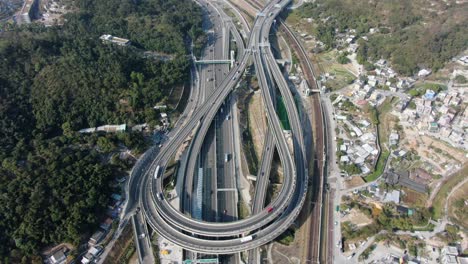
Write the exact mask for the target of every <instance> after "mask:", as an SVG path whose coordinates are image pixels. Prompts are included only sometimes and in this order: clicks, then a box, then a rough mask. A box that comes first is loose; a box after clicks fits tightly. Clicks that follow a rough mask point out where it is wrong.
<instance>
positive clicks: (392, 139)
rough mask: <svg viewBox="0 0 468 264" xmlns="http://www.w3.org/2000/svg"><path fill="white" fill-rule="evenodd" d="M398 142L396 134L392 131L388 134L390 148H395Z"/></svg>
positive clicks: (398, 137) (398, 138)
mask: <svg viewBox="0 0 468 264" xmlns="http://www.w3.org/2000/svg"><path fill="white" fill-rule="evenodd" d="M399 140H400V136H399V135H398V133H397V132H396V131H394V130H393V131H392V132H391V133H390V136H389V143H390V146H395V145H397V144H398V141H399Z"/></svg>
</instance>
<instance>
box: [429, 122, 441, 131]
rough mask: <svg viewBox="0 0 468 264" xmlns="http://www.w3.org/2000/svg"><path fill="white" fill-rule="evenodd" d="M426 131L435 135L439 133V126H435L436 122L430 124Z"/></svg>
mask: <svg viewBox="0 0 468 264" xmlns="http://www.w3.org/2000/svg"><path fill="white" fill-rule="evenodd" d="M427 130H429V132H432V133H437V132H439V124H437V123H436V122H430V123H429V127H428V128H427Z"/></svg>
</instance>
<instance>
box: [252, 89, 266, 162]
mask: <svg viewBox="0 0 468 264" xmlns="http://www.w3.org/2000/svg"><path fill="white" fill-rule="evenodd" d="M249 126H250V131H251V133H252V141H253V144H254V148H255V153H256V154H257V157H261V156H262V149H263V144H264V141H265V134H266V130H267V124H266V119H265V107H264V105H263V101H262V96H261V94H260V93H259V92H256V93H255V94H254V95H252V98H251V100H250V105H249Z"/></svg>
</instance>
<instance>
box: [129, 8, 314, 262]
mask: <svg viewBox="0 0 468 264" xmlns="http://www.w3.org/2000/svg"><path fill="white" fill-rule="evenodd" d="M289 2H290V0H283V1H281V0H276V1H271V2H269V3H268V4H267V5H266V6H265V7H264V8H263V9H262V10H261V12H260V13H258V14H257V16H256V18H255V21H254V24H253V27H252V28H251V29H250V28H248V25H247V23H245V21H244V23H243V25H244V27H243V30H242V31H243V33H244V35H246V34H248V41H247V43H246V44H244V42H243V39H242V37H241V35H240V34H239V33H238V31H237V29H236V28H235V25H234V24H233V23H232V21H230V19H227V20H225V19H223V18H222V17H227V16H226V15H225V14H224V13H223V12H222V10H220V9H217V8H214V7H213V8H211V9H210V8H208V5H211V4H210V3H209V2H203V1H200V2H199V3H200V4H201V5H206V6H207V10H211V11H209V13H210V14H211V13H214V12H216V13H217V16H218V19H220V20H221V21H218V22H220V23H216V24H217V25H213V26H214V27H215V29H214V30H213V31H212V37H213V38H214V41H213V42H212V46H211V45H210V46H208V47H207V49H205V53H204V54H203V56H202V58H203V59H220V58H221V59H228V58H229V56H230V54H229V52H228V51H229V42H230V37H229V36H230V34H232V36H233V39H234V40H235V42H236V47H237V56H236V63H235V64H232V65H231V68H230V69H228V67H227V65H216V66H214V65H208V66H202V67H203V69H202V70H201V71H200V74H199V75H197V76H194V78H193V79H194V83H196V82H198V83H200V87H196V85H195V86H194V88H193V89H192V90H191V94H190V98H191V99H190V100H189V102H188V103H187V107H186V109H185V110H184V113H182V115H181V119H180V120H179V121H178V122H177V123H176V125H175V126H174V129H173V130H172V131H171V132H169V133H168V134H167V135H166V140H165V141H164V143H163V144H161V145H158V146H155V147H153V148H152V149H151V150H150V151H148V152H147V153H146V154H145V156H144V157H143V158H142V159H141V160H140V161H139V163H138V164H137V166H136V167H135V168H134V169H133V172H134V173H132V177H131V178H130V181H129V184H128V192H129V196H128V198H129V199H128V202H127V206H126V209H125V212H126V213H130V212H132V211H134V210H135V208H138V210H140V208H141V212H139V214H140V213H141V215H142V216H144V218H145V220H146V222H147V223H148V224H149V226H150V227H151V228H152V229H153V230H155V231H156V232H157V233H159V234H160V235H161V236H163V237H164V238H166V239H168V240H169V241H171V242H173V243H175V244H177V245H180V246H181V247H183V248H184V249H187V250H191V251H194V252H201V253H207V254H215V255H217V254H231V253H238V252H242V251H246V250H250V249H256V248H258V247H259V246H261V245H264V244H266V243H268V242H270V241H272V240H273V239H275V238H276V237H277V236H279V235H281V234H282V233H283V232H284V231H285V230H286V229H287V228H289V226H290V225H291V224H292V223H293V222H294V221H295V219H296V217H297V216H298V214H299V213H300V211H301V208H302V206H303V204H304V202H305V197H306V193H307V186H308V184H307V181H308V176H307V175H308V168H307V162H305V153H306V151H305V146H304V136H303V134H302V133H303V132H302V128H301V120H300V118H299V114H298V110H297V108H296V104H295V101H294V98H293V96H292V94H291V91H290V89H289V87H288V84H287V83H286V80H285V78H284V76H283V74H282V72H281V70H280V68H279V67H278V65H277V63H276V60H275V57H274V56H273V52H272V50H271V47H270V44H269V34H270V31H271V27H272V25H273V24H274V23H276V16H277V15H278V14H279V13H280V12H281V10H282V9H283V8H285V6H286V5H287V4H289ZM214 16H215V17H216V15H214ZM217 27H219V28H217ZM219 32H223V33H222V34H219ZM251 62H253V64H254V66H255V73H256V76H257V78H258V83H259V86H260V90H261V93H262V98H263V100H264V105H265V106H266V114H267V120H268V125H269V130H268V133H267V134H266V138H265V144H264V151H263V155H262V159H261V163H260V164H259V170H258V175H257V185H256V190H255V199H254V201H253V204H252V207H253V208H252V209H253V210H252V215H251V216H249V217H248V218H245V219H241V220H237V202H238V201H237V191H230V189H236V188H237V187H236V186H237V184H236V179H237V177H238V176H239V175H237V174H239V168H238V165H237V164H238V159H240V153H239V151H238V150H237V148H236V146H235V145H236V142H235V141H236V140H239V139H238V136H237V135H235V127H234V126H235V125H233V122H232V121H231V120H232V112H233V111H235V109H234V107H233V97H232V91H233V90H234V89H235V88H236V86H237V84H238V82H239V81H240V80H241V79H242V75H243V73H244V71H245V70H246V67H247V66H248V65H249V63H251ZM276 89H278V90H279V92H280V94H281V96H282V97H283V100H284V102H285V106H286V110H287V114H288V119H289V122H290V126H291V131H290V132H291V139H292V141H291V142H292V150H291V147H290V144H291V142H288V141H287V140H286V136H285V131H284V130H283V128H282V126H281V123H280V121H279V118H278V116H277V114H276V110H275V102H276V95H275V93H276ZM220 109H222V110H220ZM187 142H189V147H188V148H187V149H186V150H185V151H186V153H187V155H186V157H188V158H187V161H186V162H184V163H182V164H184V165H183V166H182V167H181V168H180V169H181V170H183V173H182V174H183V175H184V176H185V177H184V179H183V181H182V182H183V183H184V185H183V188H181V189H182V194H181V195H180V198H181V200H182V203H181V204H182V206H181V208H182V210H179V209H178V208H174V207H173V205H171V204H170V203H169V201H168V200H167V198H166V197H164V195H163V194H164V193H165V192H164V189H163V178H164V177H163V176H161V175H164V169H165V168H166V167H167V166H168V164H169V162H170V161H171V159H173V157H174V156H175V155H176V153H178V152H179V151H181V150H182V149H183V148H185V147H186V144H187ZM275 149H276V151H277V152H278V154H279V157H280V160H281V165H282V167H283V170H284V183H283V185H282V188H281V190H280V192H279V194H278V195H277V197H276V199H275V200H273V201H272V202H271V203H270V204H269V205H268V206H267V207H264V203H265V194H266V190H267V187H268V178H269V173H270V167H271V163H272V159H273V153H274V151H275ZM220 153H221V154H220ZM225 154H227V156H225ZM217 164H218V165H217ZM219 164H222V165H221V166H220V165H219ZM200 168H203V169H202V170H200ZM156 171H157V175H155V172H156ZM199 173H201V174H207V175H201V176H202V177H203V179H205V180H206V179H211V180H208V182H205V183H203V184H204V186H197V184H198V183H200V181H199V180H198V177H199V176H200V175H198V174H199ZM218 174H220V175H218ZM218 181H219V182H218ZM210 186H211V187H210ZM197 187H199V188H202V189H208V188H211V190H213V189H214V190H215V192H214V194H213V193H212V194H211V197H210V199H207V200H206V201H209V204H207V202H206V201H205V202H204V203H203V204H204V206H208V207H209V210H207V211H211V212H212V215H210V214H209V213H206V212H205V213H203V214H202V215H203V217H202V218H200V217H198V216H197V215H196V214H194V211H195V210H194V209H195V207H197V197H196V196H197V195H196V189H197ZM217 188H221V189H223V191H220V192H219V193H218V191H216V190H217ZM198 199H202V198H200V197H198ZM265 208H268V209H265ZM213 212H214V213H213ZM140 218H142V217H140V216H138V217H133V219H135V220H138V219H140ZM221 222H224V223H221ZM138 224H139V225H144V223H136V224H134V225H138ZM140 261H142V260H141V259H140ZM143 262H144V261H143Z"/></svg>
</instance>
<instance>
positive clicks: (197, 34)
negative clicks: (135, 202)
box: [0, 0, 202, 263]
mask: <svg viewBox="0 0 468 264" xmlns="http://www.w3.org/2000/svg"><path fill="white" fill-rule="evenodd" d="M73 2H74V4H75V5H76V7H77V9H76V10H78V11H76V12H74V13H70V14H67V15H66V21H67V22H66V23H65V24H64V25H63V26H55V27H48V28H45V27H43V26H41V25H38V24H32V25H30V26H23V27H20V28H16V27H10V28H8V29H6V30H5V31H4V32H2V33H1V34H2V35H1V39H0V61H2V63H1V64H0V126H1V129H0V161H1V167H0V194H1V195H0V263H8V262H20V259H21V257H23V256H33V255H37V254H38V253H39V250H40V249H41V248H42V247H44V246H46V245H49V244H51V243H59V242H62V241H69V242H72V243H74V244H77V243H78V242H79V241H80V240H81V239H83V238H85V236H84V235H86V234H87V233H88V234H89V232H92V231H93V228H94V227H95V226H96V224H98V221H99V220H100V219H99V217H100V215H102V214H103V213H104V211H105V210H104V209H105V206H106V203H107V202H108V197H109V193H110V191H111V189H110V187H109V183H110V181H111V180H112V179H113V177H114V176H115V173H116V172H118V171H120V170H122V169H125V168H124V167H125V166H124V167H119V166H117V165H113V163H114V162H112V161H114V160H115V159H111V158H110V157H111V156H112V155H111V154H112V152H113V151H115V150H116V149H117V148H121V147H122V146H123V145H125V146H126V147H128V148H138V149H140V150H141V149H142V144H143V139H142V138H141V136H138V135H133V134H130V133H124V134H121V135H115V136H112V135H107V136H105V135H91V136H84V135H79V134H77V133H76V132H74V131H76V130H78V129H81V128H85V127H89V126H96V125H102V124H109V123H111V124H116V123H127V124H136V123H140V122H145V121H146V122H155V121H156V120H157V113H156V112H155V111H154V110H153V106H154V105H155V104H157V103H159V102H161V101H164V100H165V96H167V94H169V91H170V90H171V89H173V88H174V87H177V86H182V85H184V84H185V82H186V80H187V78H188V76H189V75H188V74H189V60H188V57H187V56H186V55H187V53H188V49H187V48H186V47H187V46H188V45H187V44H188V43H190V39H194V40H195V41H201V39H202V37H201V35H202V34H201V30H200V26H201V15H200V10H199V8H198V7H197V6H196V4H195V3H194V2H192V1H189V0H183V1H181V0H141V1H131V0H99V1H94V0H77V1H73ZM102 34H112V35H115V36H119V37H124V38H128V39H130V40H131V41H132V43H133V46H132V47H120V46H116V45H111V44H103V43H102V42H101V41H100V40H99V36H100V35H102ZM142 50H151V51H156V52H162V53H166V54H170V55H171V56H172V58H173V59H172V60H169V61H157V60H154V59H146V58H145V57H144V56H143V54H142ZM23 261H28V260H27V258H25V259H23Z"/></svg>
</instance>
